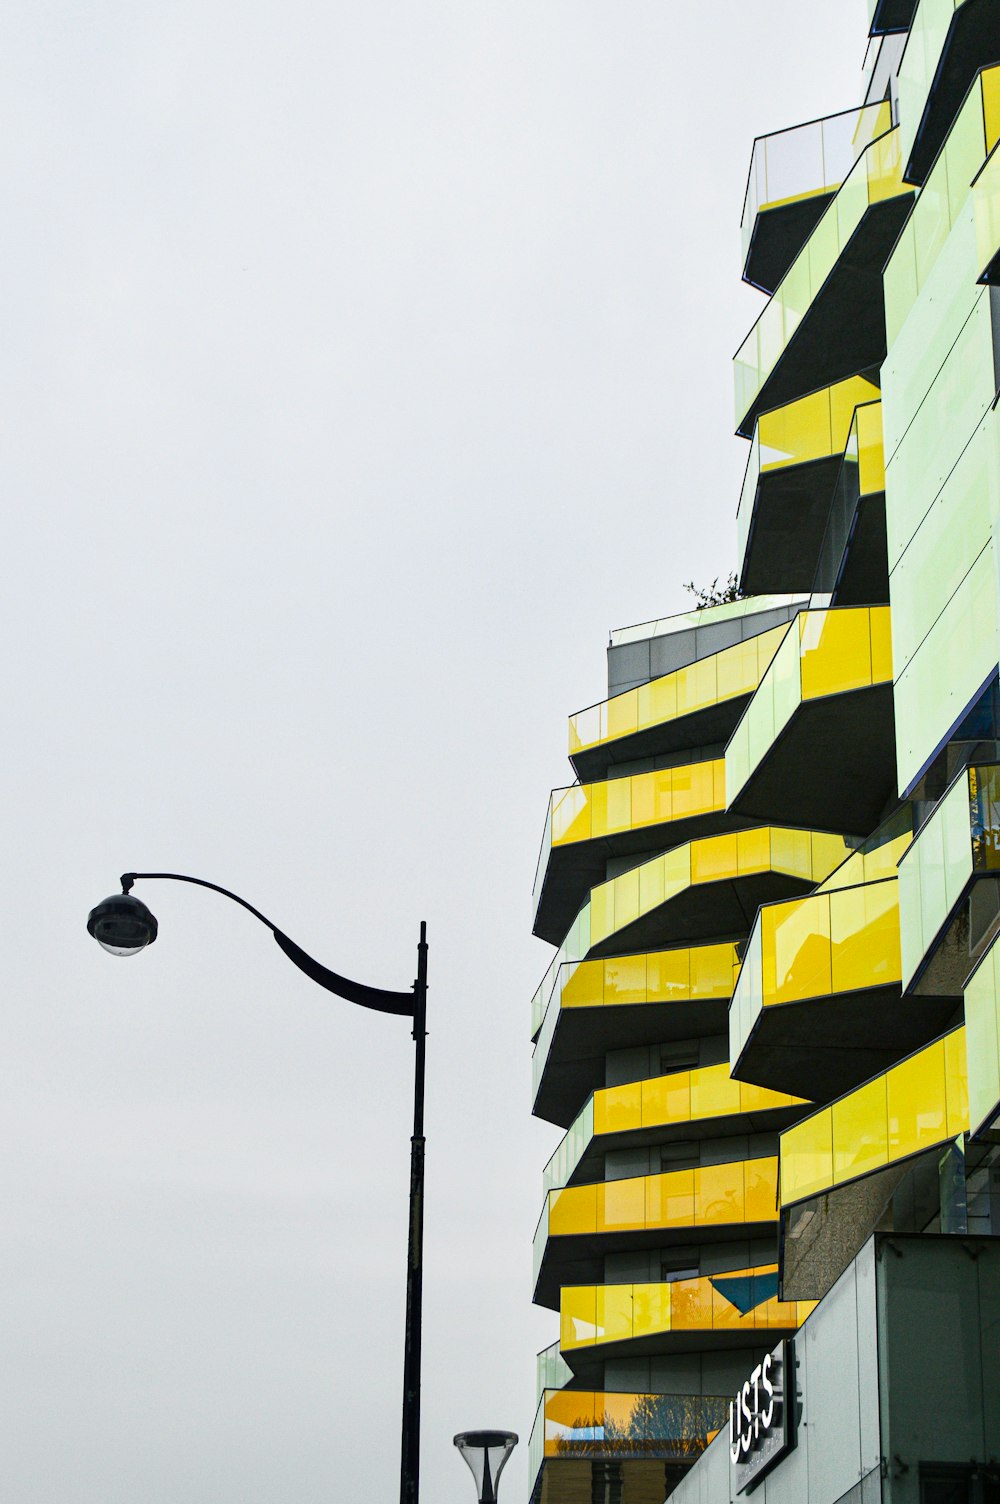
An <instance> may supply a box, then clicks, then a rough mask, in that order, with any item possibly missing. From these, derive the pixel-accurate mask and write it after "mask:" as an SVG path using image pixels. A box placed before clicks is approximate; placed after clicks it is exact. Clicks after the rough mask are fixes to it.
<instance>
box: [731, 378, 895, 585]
mask: <svg viewBox="0 0 1000 1504" xmlns="http://www.w3.org/2000/svg"><path fill="white" fill-rule="evenodd" d="M878 396H879V389H878V387H877V386H875V385H874V383H873V382H871V381H867V380H865V378H864V377H862V376H852V377H850V378H849V379H848V380H847V381H838V382H837V383H836V384H835V385H834V386H829V387H824V388H823V389H822V390H821V391H818V392H812V393H810V395H809V396H807V397H799V398H798V399H797V400H796V401H795V402H790V403H788V404H786V406H784V407H778V408H775V409H774V410H773V411H772V412H768V413H761V415H760V417H759V418H758V419H757V423H756V426H755V428H754V435H753V443H752V445H751V447H750V459H749V461H748V464H747V470H746V476H745V478H744V481H743V491H742V494H741V496H740V504H739V510H738V512H737V514H736V531H737V553H738V557H739V558H740V559H741V560H742V565H741V569H740V583H741V585H742V587H743V589H744V590H748V591H751V592H754V591H760V590H772V589H774V587H775V585H776V584H786V585H788V586H791V587H792V588H793V589H795V590H809V589H811V587H812V583H813V579H814V577H815V574H816V566H817V561H818V559H819V554H820V549H821V547H822V544H823V535H824V532H825V530H826V524H827V519H828V517H829V515H830V502H831V498H832V497H833V494H834V488H835V486H836V483H837V476H838V474H839V472H840V469H841V466H842V464H843V461H844V455H845V452H846V448H847V445H848V442H849V440H850V436H851V431H852V422H853V420H854V413H855V409H856V408H857V407H858V406H859V405H860V404H861V403H866V402H872V401H873V400H875V401H877V400H878Z"/></svg>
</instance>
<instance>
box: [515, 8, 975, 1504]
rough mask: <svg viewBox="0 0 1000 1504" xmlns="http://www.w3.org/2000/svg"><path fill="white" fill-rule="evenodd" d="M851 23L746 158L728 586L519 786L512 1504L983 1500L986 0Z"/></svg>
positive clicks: (627, 661) (655, 647)
mask: <svg viewBox="0 0 1000 1504" xmlns="http://www.w3.org/2000/svg"><path fill="white" fill-rule="evenodd" d="M870 12H871V15H870V19H871V35H870V40H869V44H868V55H867V61H866V70H865V78H866V92H865V96H864V98H863V100H862V101H861V103H860V105H858V106H856V107H854V108H850V109H848V110H846V111H844V112H843V113H842V114H838V115H835V116H832V117H830V118H829V119H825V120H818V121H813V122H810V123H809V124H806V125H802V126H797V127H792V128H790V129H788V130H785V131H781V132H779V133H777V134H775V135H772V136H768V137H763V138H760V139H758V140H757V141H756V142H755V143H754V146H753V152H752V157H751V164H750V177H749V186H748V189H747V196H746V203H745V206H744V214H743V251H744V267H743V275H744V277H745V279H746V280H747V281H749V282H751V283H752V284H753V285H755V286H756V287H758V288H759V289H760V290H761V292H762V293H763V294H764V295H765V297H766V302H765V303H764V304H763V308H762V312H761V315H760V317H759V319H758V320H757V322H756V323H755V325H754V326H753V328H752V329H751V331H750V333H749V334H748V335H747V337H746V339H745V340H744V342H743V344H742V346H741V347H740V349H739V351H738V353H737V356H736V361H735V377H736V427H737V430H738V433H739V434H740V435H742V436H743V437H744V438H745V439H746V440H747V441H748V443H749V459H748V465H747V471H746V479H745V481H744V484H743V489H742V494H741V496H740V497H739V499H738V509H737V538H738V549H739V558H740V586H741V590H742V592H743V593H742V595H741V597H740V598H738V599H735V600H732V601H728V602H726V603H725V604H721V605H718V606H711V607H708V608H706V609H703V610H698V611H694V612H690V613H688V614H686V615H682V616H675V617H672V618H668V619H665V620H661V621H657V622H651V623H646V624H645V625H642V626H639V627H632V628H628V629H625V630H623V631H618V632H615V633H613V634H612V639H611V646H610V648H609V651H608V698H607V699H606V700H604V701H603V702H601V703H600V704H598V705H595V706H592V707H591V708H590V709H588V710H584V711H582V712H580V713H578V714H575V715H573V716H571V718H570V722H569V759H570V764H571V768H572V775H573V778H574V782H573V783H572V784H571V785H570V786H569V787H566V788H562V789H559V790H557V791H556V792H555V793H554V794H553V795H552V797H551V800H550V803H549V809H548V817H547V819H546V822H545V829H544V836H543V840H542V849H541V854H540V857H539V863H538V872H537V878H536V883H535V893H534V930H535V933H536V934H537V935H539V936H541V937H542V938H543V939H545V940H547V941H549V942H551V944H552V945H553V946H554V947H555V954H554V957H553V960H552V964H551V965H550V967H549V969H548V971H547V973H546V975H545V977H544V979H543V980H542V983H541V985H540V987H539V988H538V991H537V993H536V995H535V998H534V1001H533V1018H532V1032H533V1039H534V1111H535V1113H536V1114H537V1115H538V1116H540V1117H542V1118H544V1119H546V1120H548V1121H549V1122H552V1123H554V1124H557V1125H559V1126H560V1127H561V1128H563V1129H564V1130H565V1133H564V1137H563V1139H562V1141H561V1142H560V1144H559V1147H558V1149H557V1151H556V1153H555V1154H554V1155H553V1156H552V1158H551V1160H550V1161H549V1164H548V1165H547V1166H546V1168H545V1172H544V1185H543V1196H542V1205H541V1217H540V1220H539V1223H538V1229H537V1232H536V1234H535V1248H534V1253H535V1257H534V1278H535V1288H534V1298H535V1300H536V1302H537V1303H539V1304H540V1305H543V1306H546V1307H549V1308H550V1309H551V1310H552V1311H553V1312H558V1331H559V1337H558V1340H557V1341H556V1342H555V1343H554V1344H553V1346H552V1347H551V1348H549V1349H547V1350H546V1351H545V1352H543V1353H542V1354H541V1355H540V1357H539V1361H538V1412H537V1417H536V1422H535V1427H534V1432H533V1435H532V1439H531V1459H530V1475H531V1476H530V1481H531V1490H532V1492H531V1498H532V1501H533V1504H662V1501H663V1499H664V1498H665V1497H666V1496H667V1495H672V1496H673V1497H674V1498H675V1499H676V1501H677V1504H731V1501H735V1500H736V1499H738V1498H740V1497H742V1495H743V1493H745V1492H752V1491H754V1490H755V1489H759V1495H758V1498H759V1500H760V1501H761V1504H768V1501H770V1504H785V1501H789V1504H791V1501H793V1500H794V1501H796V1504H798V1501H802V1500H805V1499H808V1500H809V1501H810V1504H847V1501H851V1504H873V1501H875V1500H879V1501H891V1504H904V1501H905V1504H911V1501H912V1504H918V1501H919V1504H952V1501H966V1500H970V1501H971V1500H976V1501H981V1504H985V1501H992V1500H994V1499H1000V1462H998V1459H1000V1324H998V1323H1000V1241H993V1240H994V1239H995V1238H997V1236H998V1235H1000V1147H998V1146H1000V939H998V936H1000V691H998V660H1000V432H998V426H997V425H998V422H1000V419H998V415H997V411H996V405H997V400H998V394H1000V302H998V299H1000V290H998V289H1000V151H997V150H995V148H996V146H997V143H998V141H1000V0H870ZM861 42H863V38H859V43H861ZM734 500H735V498H734ZM995 1124H996V1125H997V1126H996V1127H995V1126H994V1125H995Z"/></svg>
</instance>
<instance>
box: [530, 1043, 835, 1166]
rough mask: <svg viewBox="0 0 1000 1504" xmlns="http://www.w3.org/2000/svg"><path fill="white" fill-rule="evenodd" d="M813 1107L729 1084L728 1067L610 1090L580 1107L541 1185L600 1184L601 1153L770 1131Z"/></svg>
mask: <svg viewBox="0 0 1000 1504" xmlns="http://www.w3.org/2000/svg"><path fill="white" fill-rule="evenodd" d="M810 1106H811V1103H809V1102H805V1101H803V1100H802V1098H801V1097H791V1096H789V1095H788V1093H787V1092H784V1091H770V1090H768V1089H767V1088H766V1087H761V1086H751V1085H749V1084H748V1083H747V1082H745V1081H734V1080H733V1078H732V1077H731V1075H730V1074H729V1065H728V1062H725V1063H723V1064H721V1065H705V1066H698V1067H695V1068H693V1069H691V1070H684V1071H671V1072H670V1073H669V1075H665V1076H655V1077H651V1078H648V1079H646V1080H643V1081H631V1082H629V1083H628V1084H627V1085H624V1086H607V1087H604V1088H603V1090H601V1091H595V1092H594V1094H593V1096H591V1097H590V1098H588V1100H587V1101H586V1102H585V1103H584V1106H583V1107H582V1109H581V1110H580V1112H579V1114H578V1115H577V1117H576V1119H575V1121H574V1122H573V1123H572V1124H571V1125H570V1127H569V1128H568V1129H567V1131H566V1134H565V1136H564V1137H563V1139H562V1140H561V1142H560V1143H559V1145H558V1147H557V1148H556V1151H555V1153H554V1154H553V1155H552V1157H551V1158H550V1160H549V1162H548V1164H547V1165H546V1166H545V1170H544V1172H543V1175H542V1185H543V1187H544V1189H545V1191H547V1192H548V1191H553V1190H560V1189H562V1188H564V1187H566V1186H570V1185H580V1184H581V1183H588V1182H594V1181H598V1180H601V1179H602V1178H603V1175H604V1156H605V1155H606V1154H608V1153H610V1152H612V1151H614V1150H619V1149H646V1148H651V1149H653V1150H654V1152H656V1151H657V1150H658V1149H659V1148H660V1146H662V1145H663V1144H669V1143H673V1142H676V1141H677V1140H680V1139H691V1138H697V1139H698V1140H699V1142H703V1141H705V1140H707V1139H713V1138H723V1137H725V1138H730V1137H732V1136H733V1135H736V1134H740V1135H743V1134H751V1133H764V1132H769V1133H775V1132H778V1131H779V1130H780V1129H782V1128H787V1127H788V1126H789V1125H790V1124H792V1123H794V1122H796V1121H797V1120H798V1119H799V1118H800V1117H802V1115H803V1113H804V1112H808V1111H809V1108H810ZM635 1168H639V1166H636V1167H635ZM650 1168H652V1166H650Z"/></svg>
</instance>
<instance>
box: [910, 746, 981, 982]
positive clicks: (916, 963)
mask: <svg viewBox="0 0 1000 1504" xmlns="http://www.w3.org/2000/svg"><path fill="white" fill-rule="evenodd" d="M998 879H1000V764H996V763H991V764H989V765H987V766H980V767H972V768H966V769H964V770H963V771H962V772H961V773H959V775H958V777H957V778H956V779H955V780H954V782H953V783H952V784H951V786H950V788H949V789H948V791H947V793H946V794H945V795H944V797H943V798H942V799H941V800H940V802H939V803H938V805H937V807H936V808H935V810H934V812H933V814H932V815H931V816H930V818H929V819H928V820H927V821H926V822H925V824H924V825H923V826H922V827H921V829H920V831H919V832H918V834H917V835H916V837H915V838H914V841H913V845H912V846H911V847H910V849H909V850H908V851H907V853H906V855H905V856H904V857H903V859H902V861H901V862H900V864H899V885H900V920H901V925H900V932H901V941H902V972H903V985H904V987H905V989H906V991H907V992H912V993H915V994H917V995H937V996H940V997H951V998H956V999H957V998H960V997H961V996H962V995H963V993H964V991H965V985H966V982H967V981H968V979H969V976H970V974H971V973H972V971H973V970H974V968H975V966H976V964H977V963H978V961H979V960H980V959H981V957H982V956H983V955H984V954H985V952H986V950H987V948H988V947H989V945H990V944H991V943H992V941H993V939H994V937H995V936H996V934H997V933H998V931H1000V881H998Z"/></svg>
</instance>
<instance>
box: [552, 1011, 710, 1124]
mask: <svg viewBox="0 0 1000 1504" xmlns="http://www.w3.org/2000/svg"><path fill="white" fill-rule="evenodd" d="M728 1007H729V999H728V998H723V997H719V998H692V999H685V1000H683V1001H682V1002H675V1001H671V1002H655V1003H634V1004H630V1003H624V1004H622V1003H619V1004H617V1005H616V1006H615V1007H613V1008H560V1010H559V1016H558V1020H557V1022H556V1026H555V1030H554V1033H553V1036H552V1043H551V1045H550V1047H549V1050H548V1054H547V1056H546V1059H545V1064H544V1066H543V1068H542V1075H541V1080H540V1082H539V1086H538V1090H537V1092H536V1094H535V1104H534V1108H533V1111H534V1114H535V1116H536V1117H539V1118H544V1119H545V1121H546V1122H548V1123H555V1124H557V1125H558V1126H559V1127H560V1128H568V1127H569V1126H570V1124H571V1123H572V1121H573V1119H574V1118H575V1117H576V1114H577V1113H578V1112H579V1111H580V1108H581V1107H582V1106H583V1104H584V1102H585V1101H586V1100H587V1098H588V1097H589V1096H590V1093H591V1092H592V1091H597V1090H598V1089H599V1088H600V1087H602V1086H603V1085H604V1080H605V1070H606V1060H605V1056H606V1055H607V1053H608V1051H609V1050H624V1049H630V1048H635V1047H637V1046H642V1045H653V1044H666V1043H669V1042H670V1041H671V1040H675V1039H692V1038H696V1037H698V1036H702V1035H710V1034H721V1033H724V1031H725V1028H726V1015H727V1010H728ZM734 1131H736V1130H734Z"/></svg>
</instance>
